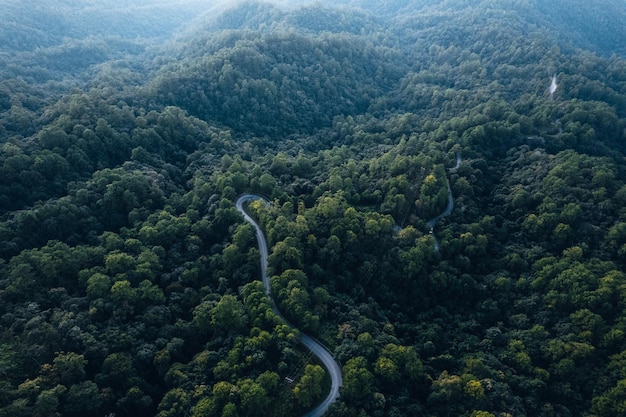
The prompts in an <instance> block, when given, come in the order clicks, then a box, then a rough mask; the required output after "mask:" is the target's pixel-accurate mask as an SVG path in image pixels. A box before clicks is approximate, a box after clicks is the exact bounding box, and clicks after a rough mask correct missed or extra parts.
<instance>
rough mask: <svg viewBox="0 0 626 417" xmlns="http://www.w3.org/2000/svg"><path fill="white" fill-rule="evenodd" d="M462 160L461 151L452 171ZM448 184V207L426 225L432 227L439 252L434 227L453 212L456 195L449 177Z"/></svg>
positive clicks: (457, 155) (436, 249) (437, 249)
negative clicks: (453, 193) (451, 187)
mask: <svg viewBox="0 0 626 417" xmlns="http://www.w3.org/2000/svg"><path fill="white" fill-rule="evenodd" d="M461 162H463V159H462V158H461V153H460V152H457V154H456V164H455V166H454V168H450V171H455V170H457V169H458V168H459V166H460V165H461ZM446 185H447V187H448V205H447V206H446V209H445V210H444V211H443V212H442V213H441V214H440V215H438V216H437V217H435V218H434V219H431V220H429V221H428V223H426V225H427V226H428V227H429V228H430V233H431V234H432V235H433V237H434V238H435V251H437V252H439V241H438V240H437V236H435V234H434V233H433V229H434V228H435V226H436V225H437V222H439V220H441V218H442V217H445V216H448V215H449V214H450V213H452V210H453V209H454V197H453V196H452V190H451V189H450V181H448V180H447V179H446Z"/></svg>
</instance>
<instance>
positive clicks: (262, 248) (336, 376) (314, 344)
mask: <svg viewBox="0 0 626 417" xmlns="http://www.w3.org/2000/svg"><path fill="white" fill-rule="evenodd" d="M255 200H264V199H263V198H262V197H260V196H258V195H255V194H243V195H242V196H240V197H239V198H238V199H237V202H236V203H235V207H236V208H237V210H238V211H239V212H240V213H241V214H242V215H243V218H244V219H245V220H246V221H247V222H248V223H250V224H252V226H254V228H255V229H256V239H257V242H258V244H259V252H260V254H261V276H262V281H263V286H264V287H265V294H266V295H267V297H268V298H269V300H270V304H271V305H272V309H273V310H274V312H275V313H276V314H277V315H278V316H279V317H281V318H282V319H283V320H284V321H285V322H286V323H287V324H288V325H289V326H291V327H293V325H292V324H291V323H289V321H288V320H287V319H286V318H285V317H284V316H283V315H282V313H281V312H280V311H279V310H278V307H276V303H274V300H273V299H272V296H271V291H270V279H269V277H268V276H267V258H268V250H267V241H266V240H265V235H264V234H263V231H262V230H261V227H260V226H259V224H258V223H257V222H256V221H255V220H254V219H253V218H252V217H250V215H248V213H246V211H245V210H244V208H243V205H244V203H246V202H248V201H255ZM300 335H301V336H300V342H301V343H302V344H303V345H304V346H305V347H306V348H307V349H309V350H310V351H311V353H313V354H314V355H315V356H316V357H317V358H318V359H319V360H320V362H321V363H322V364H323V365H324V368H326V371H327V372H328V374H329V375H330V380H331V387H330V392H329V393H328V396H326V399H324V401H323V402H322V403H321V404H319V405H318V406H317V407H315V408H314V409H313V410H311V411H309V412H308V413H306V414H305V415H304V417H320V416H322V415H323V414H324V413H325V412H326V411H327V410H328V407H330V405H331V404H332V403H334V402H335V400H336V399H337V398H338V397H339V388H340V387H341V385H342V384H343V377H342V375H341V367H340V366H339V364H338V363H337V361H336V360H335V358H333V355H332V354H331V353H330V352H329V351H328V349H326V348H325V347H324V346H323V345H322V344H321V343H319V342H318V341H316V340H315V339H313V338H312V337H310V336H307V335H306V334H304V333H302V332H300Z"/></svg>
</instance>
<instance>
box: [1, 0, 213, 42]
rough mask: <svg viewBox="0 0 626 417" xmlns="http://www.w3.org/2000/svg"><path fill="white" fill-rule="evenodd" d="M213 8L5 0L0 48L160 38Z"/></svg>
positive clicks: (150, 1) (154, 0)
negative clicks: (98, 39) (92, 38)
mask: <svg viewBox="0 0 626 417" xmlns="http://www.w3.org/2000/svg"><path fill="white" fill-rule="evenodd" d="M209 7H210V5H206V3H204V2H201V1H199V0H198V1H192V0H191V1H177V0H174V1H170V2H166V1H161V0H144V1H142V2H128V3H125V2H119V1H112V0H104V1H99V2H86V1H84V0H50V1H45V2H42V1H38V0H22V1H19V2H17V1H12V0H0V9H1V10H2V19H0V49H4V50H13V51H27V50H33V49H35V48H41V47H49V46H53V45H58V44H60V43H62V42H63V41H64V40H66V39H68V38H69V39H84V38H87V37H89V36H97V37H105V36H117V37H122V38H129V39H134V38H161V37H164V36H167V35H170V34H171V33H172V32H173V31H174V30H175V29H177V28H179V27H180V26H181V25H182V24H183V23H184V22H188V21H189V20H191V19H192V18H193V17H194V16H195V15H197V14H198V13H201V12H203V11H204V10H206V9H208V8H209Z"/></svg>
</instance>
